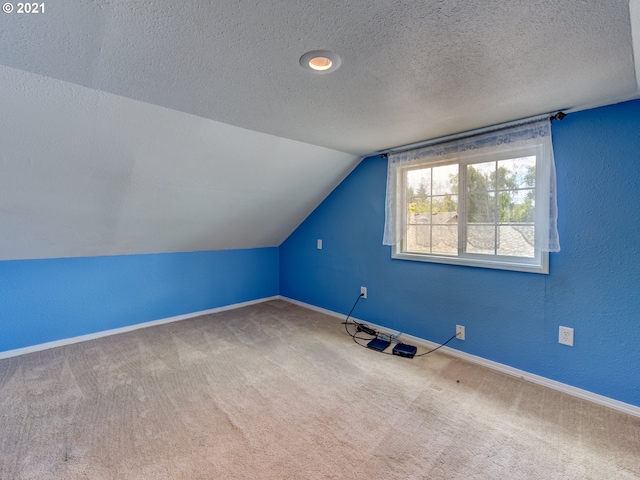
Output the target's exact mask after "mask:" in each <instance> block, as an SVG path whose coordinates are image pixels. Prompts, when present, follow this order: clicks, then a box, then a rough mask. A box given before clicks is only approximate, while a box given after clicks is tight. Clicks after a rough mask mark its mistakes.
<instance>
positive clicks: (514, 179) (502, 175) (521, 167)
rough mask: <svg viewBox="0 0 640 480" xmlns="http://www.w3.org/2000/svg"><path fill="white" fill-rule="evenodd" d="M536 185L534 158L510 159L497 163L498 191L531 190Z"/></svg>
mask: <svg viewBox="0 0 640 480" xmlns="http://www.w3.org/2000/svg"><path fill="white" fill-rule="evenodd" d="M535 183H536V157H535V156H531V157H523V158H512V159H510V160H501V161H499V162H498V190H514V189H517V188H531V187H534V186H535Z"/></svg>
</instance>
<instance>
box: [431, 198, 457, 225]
mask: <svg viewBox="0 0 640 480" xmlns="http://www.w3.org/2000/svg"><path fill="white" fill-rule="evenodd" d="M431 209H432V210H431V223H438V224H443V223H444V224H457V223H458V196H457V195H442V196H438V197H432V198H431Z"/></svg>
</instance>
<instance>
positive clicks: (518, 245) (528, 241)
mask: <svg viewBox="0 0 640 480" xmlns="http://www.w3.org/2000/svg"><path fill="white" fill-rule="evenodd" d="M498 238H499V243H498V255H509V256H514V257H528V258H533V257H534V255H535V249H534V227H533V225H511V226H510V225H501V226H499V227H498Z"/></svg>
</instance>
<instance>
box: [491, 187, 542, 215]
mask: <svg viewBox="0 0 640 480" xmlns="http://www.w3.org/2000/svg"><path fill="white" fill-rule="evenodd" d="M499 203H500V222H502V223H533V222H534V220H535V190H533V189H527V190H518V191H516V192H501V193H500V201H499Z"/></svg>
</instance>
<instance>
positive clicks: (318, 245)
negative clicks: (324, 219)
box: [316, 238, 322, 250]
mask: <svg viewBox="0 0 640 480" xmlns="http://www.w3.org/2000/svg"><path fill="white" fill-rule="evenodd" d="M316 247H317V248H318V250H322V239H321V238H319V239H318V241H317V242H316Z"/></svg>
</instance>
